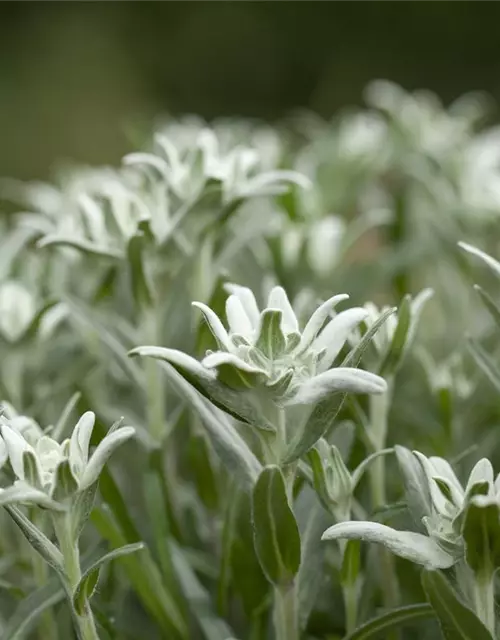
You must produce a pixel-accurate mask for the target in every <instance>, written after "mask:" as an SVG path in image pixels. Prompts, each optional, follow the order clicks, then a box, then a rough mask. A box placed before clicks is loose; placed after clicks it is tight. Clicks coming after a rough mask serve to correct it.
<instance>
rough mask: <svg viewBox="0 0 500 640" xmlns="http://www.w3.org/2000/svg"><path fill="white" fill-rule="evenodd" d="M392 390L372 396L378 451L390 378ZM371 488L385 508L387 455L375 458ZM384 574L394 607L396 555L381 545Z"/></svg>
mask: <svg viewBox="0 0 500 640" xmlns="http://www.w3.org/2000/svg"><path fill="white" fill-rule="evenodd" d="M388 386H389V390H388V391H387V392H386V393H383V394H380V395H373V396H370V433H371V436H372V440H373V443H374V445H375V448H376V451H377V452H380V451H382V450H383V449H384V448H385V444H386V439H387V427H388V423H387V419H388V413H389V406H390V395H391V392H390V389H391V381H390V380H389V381H388ZM369 476H370V489H371V496H372V510H373V511H375V509H377V508H379V507H382V506H384V505H385V504H386V502H387V496H386V492H385V456H383V455H380V456H379V457H378V458H376V459H375V460H373V463H372V466H371V468H370V470H369ZM379 559H380V570H381V572H382V573H381V575H383V576H384V588H383V589H382V594H383V600H384V605H385V607H387V608H391V609H392V608H395V607H397V606H398V602H399V588H398V581H397V576H396V568H395V565H394V557H393V555H392V554H391V552H390V551H389V550H388V549H386V548H385V547H382V548H381V549H380V552H379Z"/></svg>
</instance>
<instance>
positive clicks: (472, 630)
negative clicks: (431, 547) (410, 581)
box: [422, 571, 493, 640]
mask: <svg viewBox="0 0 500 640" xmlns="http://www.w3.org/2000/svg"><path fill="white" fill-rule="evenodd" d="M422 586H423V587H424V591H425V593H426V595H427V599H428V600H429V602H430V604H431V606H432V608H433V609H434V611H435V612H436V615H437V617H438V620H439V624H440V625H441V630H442V632H443V636H444V637H445V639H446V640H493V637H492V635H491V633H490V632H489V631H488V629H487V628H486V627H485V626H484V624H483V623H482V622H481V620H479V618H478V617H477V616H476V614H475V613H474V612H473V611H472V610H471V609H469V608H468V607H466V606H465V604H463V602H461V601H460V600H459V598H458V596H457V594H456V593H455V592H454V590H453V589H452V588H451V586H450V584H449V583H448V581H447V580H446V578H445V577H444V576H443V575H442V574H441V573H440V572H439V571H424V572H423V573H422Z"/></svg>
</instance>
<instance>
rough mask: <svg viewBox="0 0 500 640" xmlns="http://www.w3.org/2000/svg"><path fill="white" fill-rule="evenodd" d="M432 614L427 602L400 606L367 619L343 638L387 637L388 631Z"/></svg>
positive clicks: (430, 616)
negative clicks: (382, 635)
mask: <svg viewBox="0 0 500 640" xmlns="http://www.w3.org/2000/svg"><path fill="white" fill-rule="evenodd" d="M434 616H435V614H434V610H433V608H432V607H431V606H430V604H427V603H422V604H412V605H410V606H408V607H400V608H399V609H393V610H392V611H387V613H384V614H382V615H381V616H378V617H377V618H373V619H372V620H369V621H368V622H366V623H365V624H363V625H362V626H361V627H358V628H357V629H356V631H354V632H353V633H351V634H349V635H348V636H346V637H345V638H344V640H369V639H370V638H379V637H380V636H381V634H384V638H387V637H389V632H390V631H395V630H396V629H399V628H400V627H402V626H406V625H408V624H409V623H411V622H414V621H416V620H425V619H429V618H434Z"/></svg>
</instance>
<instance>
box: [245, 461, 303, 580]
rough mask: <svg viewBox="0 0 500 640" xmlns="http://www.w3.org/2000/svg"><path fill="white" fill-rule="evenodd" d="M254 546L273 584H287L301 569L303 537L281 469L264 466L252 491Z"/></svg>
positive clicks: (263, 568)
mask: <svg viewBox="0 0 500 640" xmlns="http://www.w3.org/2000/svg"><path fill="white" fill-rule="evenodd" d="M252 516H253V527H254V544H255V550H256V552H257V556H258V558H259V561H260V564H261V567H262V570H263V571H264V573H265V574H266V576H267V578H268V580H269V581H270V582H272V583H273V584H276V585H279V584H287V583H288V582H290V581H291V580H292V579H293V577H294V576H295V575H296V573H297V572H298V570H299V566H300V534H299V529H298V526H297V522H296V520H295V516H294V515H293V512H292V510H291V508H290V505H289V503H288V498H287V495H286V488H285V480H284V478H283V474H282V473H281V471H280V469H279V467H276V466H268V467H265V468H264V470H263V471H262V473H261V474H260V476H259V479H258V480H257V483H256V485H255V488H254V492H253V501H252Z"/></svg>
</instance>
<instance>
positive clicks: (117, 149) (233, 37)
mask: <svg viewBox="0 0 500 640" xmlns="http://www.w3.org/2000/svg"><path fill="white" fill-rule="evenodd" d="M499 34H500V6H499V3H497V2H256V3H253V2H110V3H107V2H88V3H80V2H66V3H62V2H54V3H47V2H14V3H8V2H2V3H0V175H4V176H5V175H12V176H20V177H23V178H33V177H45V176H47V175H49V173H50V171H51V169H52V168H53V167H54V163H55V162H56V161H61V160H64V159H66V158H73V159H76V160H77V161H84V162H91V163H105V162H115V161H116V160H117V159H118V158H119V157H120V155H121V154H123V153H124V152H126V151H127V150H128V149H129V147H130V143H129V141H128V137H127V135H128V134H129V133H130V131H133V130H134V129H135V128H137V127H143V126H145V124H146V123H149V122H150V121H151V120H152V118H153V117H155V116H159V115H162V114H165V113H167V112H171V113H185V112H194V113H200V114H202V115H204V116H206V117H208V118H212V117H215V116H218V115H245V116H258V117H263V118H267V119H274V118H279V117H282V116H284V115H286V114H287V113H289V112H290V110H292V109H293V108H295V107H303V106H307V107H310V108H312V109H314V110H316V111H317V112H319V113H321V114H323V115H329V114H332V113H333V112H334V111H335V110H336V109H338V108H339V107H340V106H342V105H348V104H361V103H362V91H363V88H364V86H365V85H366V83H367V82H368V81H369V80H371V79H373V78H388V79H391V80H394V81H396V82H399V83H401V84H402V85H403V86H404V87H405V88H408V89H413V88H421V87H425V88H429V89H432V90H434V91H436V92H437V93H438V94H439V95H440V96H441V97H442V98H443V100H444V101H445V102H449V101H450V100H452V99H453V98H455V97H457V96H459V95H460V94H462V93H464V92H466V91H470V90H486V91H488V92H490V93H492V94H493V96H494V97H495V99H496V100H497V101H498V102H500V37H499ZM497 115H498V114H497V113H496V112H493V116H492V117H493V118H496V117H497Z"/></svg>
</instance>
